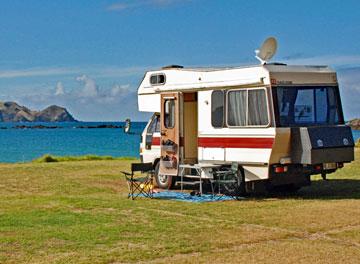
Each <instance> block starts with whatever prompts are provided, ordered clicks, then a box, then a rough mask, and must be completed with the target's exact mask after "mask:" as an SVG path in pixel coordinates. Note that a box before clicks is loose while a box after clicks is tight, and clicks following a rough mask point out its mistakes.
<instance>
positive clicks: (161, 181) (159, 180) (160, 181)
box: [154, 162, 175, 189]
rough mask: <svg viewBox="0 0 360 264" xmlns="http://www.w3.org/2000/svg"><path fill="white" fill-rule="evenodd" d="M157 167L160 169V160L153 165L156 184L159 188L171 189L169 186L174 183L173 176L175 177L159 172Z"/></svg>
mask: <svg viewBox="0 0 360 264" xmlns="http://www.w3.org/2000/svg"><path fill="white" fill-rule="evenodd" d="M159 169H160V162H158V163H157V164H156V166H155V175H154V176H155V181H156V185H157V186H158V187H159V188H160V189H171V186H172V185H173V183H174V182H173V178H175V177H172V176H169V175H162V174H159Z"/></svg>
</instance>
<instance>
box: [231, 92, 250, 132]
mask: <svg viewBox="0 0 360 264" xmlns="http://www.w3.org/2000/svg"><path fill="white" fill-rule="evenodd" d="M246 105H247V91H246V90H240V91H230V92H229V93H228V115H227V116H228V120H227V121H228V125H229V126H246V124H247V120H246V119H247V118H246V111H247V106H246Z"/></svg>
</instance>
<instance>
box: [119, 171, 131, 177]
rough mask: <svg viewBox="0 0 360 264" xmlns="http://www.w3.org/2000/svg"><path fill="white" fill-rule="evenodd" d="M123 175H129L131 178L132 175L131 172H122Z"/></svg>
mask: <svg viewBox="0 0 360 264" xmlns="http://www.w3.org/2000/svg"><path fill="white" fill-rule="evenodd" d="M120 172H121V173H122V174H125V175H128V176H131V173H129V172H126V171H120Z"/></svg>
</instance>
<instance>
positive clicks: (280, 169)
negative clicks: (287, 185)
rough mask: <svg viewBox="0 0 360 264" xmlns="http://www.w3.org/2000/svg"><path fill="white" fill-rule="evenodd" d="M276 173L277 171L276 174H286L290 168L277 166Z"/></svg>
mask: <svg viewBox="0 0 360 264" xmlns="http://www.w3.org/2000/svg"><path fill="white" fill-rule="evenodd" d="M274 171H275V173H284V172H287V171H288V167H287V166H275V167H274Z"/></svg>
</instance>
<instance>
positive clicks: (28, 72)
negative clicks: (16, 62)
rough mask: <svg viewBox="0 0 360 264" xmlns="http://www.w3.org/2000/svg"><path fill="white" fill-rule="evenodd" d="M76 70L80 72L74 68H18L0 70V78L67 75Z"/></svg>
mask: <svg viewBox="0 0 360 264" xmlns="http://www.w3.org/2000/svg"><path fill="white" fill-rule="evenodd" d="M77 72H80V70H79V69H75V68H29V69H19V70H2V71H1V70H0V79H5V78H23V77H36V76H55V75H68V74H74V73H77Z"/></svg>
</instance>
